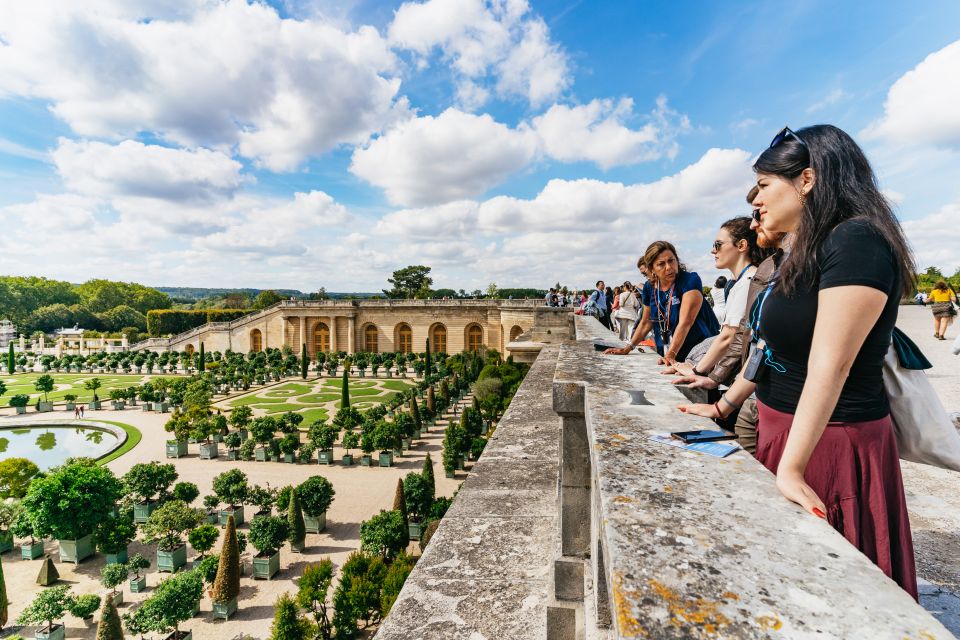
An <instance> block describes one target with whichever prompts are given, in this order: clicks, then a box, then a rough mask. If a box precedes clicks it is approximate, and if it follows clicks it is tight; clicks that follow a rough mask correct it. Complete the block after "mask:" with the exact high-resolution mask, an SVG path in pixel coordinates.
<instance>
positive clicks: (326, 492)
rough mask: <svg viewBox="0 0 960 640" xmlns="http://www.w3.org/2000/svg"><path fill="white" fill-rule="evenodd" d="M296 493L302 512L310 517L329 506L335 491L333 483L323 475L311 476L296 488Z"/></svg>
mask: <svg viewBox="0 0 960 640" xmlns="http://www.w3.org/2000/svg"><path fill="white" fill-rule="evenodd" d="M297 495H298V497H299V499H300V506H301V507H302V508H303V512H304V513H305V514H307V515H308V516H310V517H311V518H316V517H319V516H320V515H322V514H324V513H326V511H327V509H329V508H330V504H331V503H332V502H333V497H334V496H335V495H336V491H334V489H333V484H331V483H330V481H329V480H327V479H326V478H324V477H323V476H311V477H309V478H307V479H306V480H304V481H303V482H302V483H301V484H300V486H299V487H298V488H297Z"/></svg>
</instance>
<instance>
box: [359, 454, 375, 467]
mask: <svg viewBox="0 0 960 640" xmlns="http://www.w3.org/2000/svg"><path fill="white" fill-rule="evenodd" d="M372 465H373V456H370V455H367V454H363V455H362V456H360V466H361V467H369V466H372Z"/></svg>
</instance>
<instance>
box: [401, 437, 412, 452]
mask: <svg viewBox="0 0 960 640" xmlns="http://www.w3.org/2000/svg"><path fill="white" fill-rule="evenodd" d="M400 446H401V448H402V449H403V450H404V451H408V450H409V449H410V438H403V439H402V440H400Z"/></svg>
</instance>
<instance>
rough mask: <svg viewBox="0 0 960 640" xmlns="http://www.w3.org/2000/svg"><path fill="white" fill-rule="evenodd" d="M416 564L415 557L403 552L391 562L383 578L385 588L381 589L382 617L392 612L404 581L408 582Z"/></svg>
mask: <svg viewBox="0 0 960 640" xmlns="http://www.w3.org/2000/svg"><path fill="white" fill-rule="evenodd" d="M414 564H415V563H414V560H413V558H411V557H410V556H408V555H407V554H406V553H403V552H401V553H400V554H399V555H397V557H396V558H394V560H393V562H392V563H390V568H389V569H387V575H386V576H384V578H383V588H382V589H381V591H380V617H381V618H386V617H387V614H388V613H390V609H391V608H393V603H394V602H396V601H397V596H399V595H400V590H401V589H402V588H403V583H404V582H406V580H407V576H409V575H410V572H411V571H413V565H414Z"/></svg>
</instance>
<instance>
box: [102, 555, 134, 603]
mask: <svg viewBox="0 0 960 640" xmlns="http://www.w3.org/2000/svg"><path fill="white" fill-rule="evenodd" d="M128 575H130V568H129V567H127V565H125V564H120V563H118V562H115V563H112V564H108V565H105V566H104V567H103V569H101V570H100V582H101V583H102V584H103V586H105V587H106V588H107V589H110V593H108V594H107V597H109V598H112V599H113V604H114V605H115V606H118V607H119V606H120V605H121V604H122V603H123V591H117V587H119V586H120V585H121V584H123V581H124V580H126V579H127V576H128Z"/></svg>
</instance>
